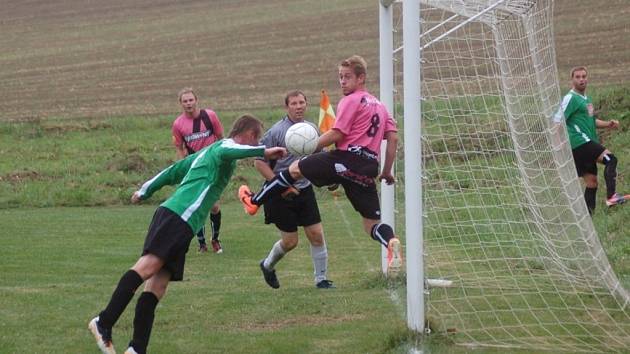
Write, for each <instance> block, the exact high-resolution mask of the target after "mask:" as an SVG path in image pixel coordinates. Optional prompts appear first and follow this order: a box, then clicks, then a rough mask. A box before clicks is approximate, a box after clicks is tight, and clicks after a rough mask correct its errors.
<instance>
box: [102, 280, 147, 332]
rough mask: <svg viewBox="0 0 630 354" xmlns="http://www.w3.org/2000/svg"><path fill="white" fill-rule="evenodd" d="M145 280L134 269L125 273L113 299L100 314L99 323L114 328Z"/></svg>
mask: <svg viewBox="0 0 630 354" xmlns="http://www.w3.org/2000/svg"><path fill="white" fill-rule="evenodd" d="M143 282H144V280H142V278H141V277H140V275H139V274H138V273H136V271H134V270H133V269H129V270H128V271H127V272H126V273H125V274H123V276H122V277H121V278H120V280H119V281H118V286H117V287H116V289H115V290H114V293H113V294H112V298H111V300H109V304H107V307H105V310H103V311H102V312H101V313H100V314H99V315H98V316H99V319H98V323H99V325H101V326H103V327H105V328H112V327H113V326H114V324H115V323H116V321H118V318H119V317H120V315H121V314H122V313H123V311H125V308H126V307H127V304H129V301H131V299H132V298H133V294H134V293H135V292H136V289H138V287H139V286H140V285H142V283H143Z"/></svg>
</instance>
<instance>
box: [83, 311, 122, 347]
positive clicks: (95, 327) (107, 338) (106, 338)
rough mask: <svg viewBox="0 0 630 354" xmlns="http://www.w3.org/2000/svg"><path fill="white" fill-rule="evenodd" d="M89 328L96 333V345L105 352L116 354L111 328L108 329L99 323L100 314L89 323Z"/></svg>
mask: <svg viewBox="0 0 630 354" xmlns="http://www.w3.org/2000/svg"><path fill="white" fill-rule="evenodd" d="M88 329H89V330H90V332H92V334H93V335H94V339H96V345H97V346H98V348H99V349H100V350H101V352H103V354H116V350H115V349H114V343H112V333H111V330H110V331H107V330H106V329H104V328H103V327H101V326H99V324H98V316H96V317H94V318H93V319H92V320H91V321H90V323H89V324H88Z"/></svg>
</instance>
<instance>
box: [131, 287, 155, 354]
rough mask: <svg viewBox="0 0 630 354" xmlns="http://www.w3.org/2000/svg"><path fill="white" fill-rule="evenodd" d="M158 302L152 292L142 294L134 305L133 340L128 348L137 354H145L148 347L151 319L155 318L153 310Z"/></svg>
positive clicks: (151, 325)
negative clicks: (131, 348)
mask: <svg viewBox="0 0 630 354" xmlns="http://www.w3.org/2000/svg"><path fill="white" fill-rule="evenodd" d="M159 301H160V300H158V298H157V296H155V294H153V293H152V292H147V291H145V292H143V293H142V294H140V297H139V298H138V303H137V304H136V316H135V317H134V319H133V339H132V340H131V342H129V346H130V347H133V349H134V350H135V351H136V352H137V353H138V354H145V353H146V352H147V346H149V338H150V337H151V329H152V328H153V319H154V318H155V308H156V307H157V304H158V302H159Z"/></svg>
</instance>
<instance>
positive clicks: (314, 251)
mask: <svg viewBox="0 0 630 354" xmlns="http://www.w3.org/2000/svg"><path fill="white" fill-rule="evenodd" d="M311 257H312V258H313V268H315V284H317V283H319V282H320V281H322V280H326V279H327V278H326V273H327V272H328V248H326V243H324V244H323V245H321V246H313V245H311Z"/></svg>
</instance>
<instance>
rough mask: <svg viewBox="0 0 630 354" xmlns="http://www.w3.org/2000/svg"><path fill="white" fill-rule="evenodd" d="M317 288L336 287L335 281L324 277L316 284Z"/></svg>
mask: <svg viewBox="0 0 630 354" xmlns="http://www.w3.org/2000/svg"><path fill="white" fill-rule="evenodd" d="M315 286H316V287H317V289H335V288H336V286H335V285H333V282H332V281H331V280H328V279H324V280H321V281H319V282H318V283H317V284H316V285H315Z"/></svg>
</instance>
